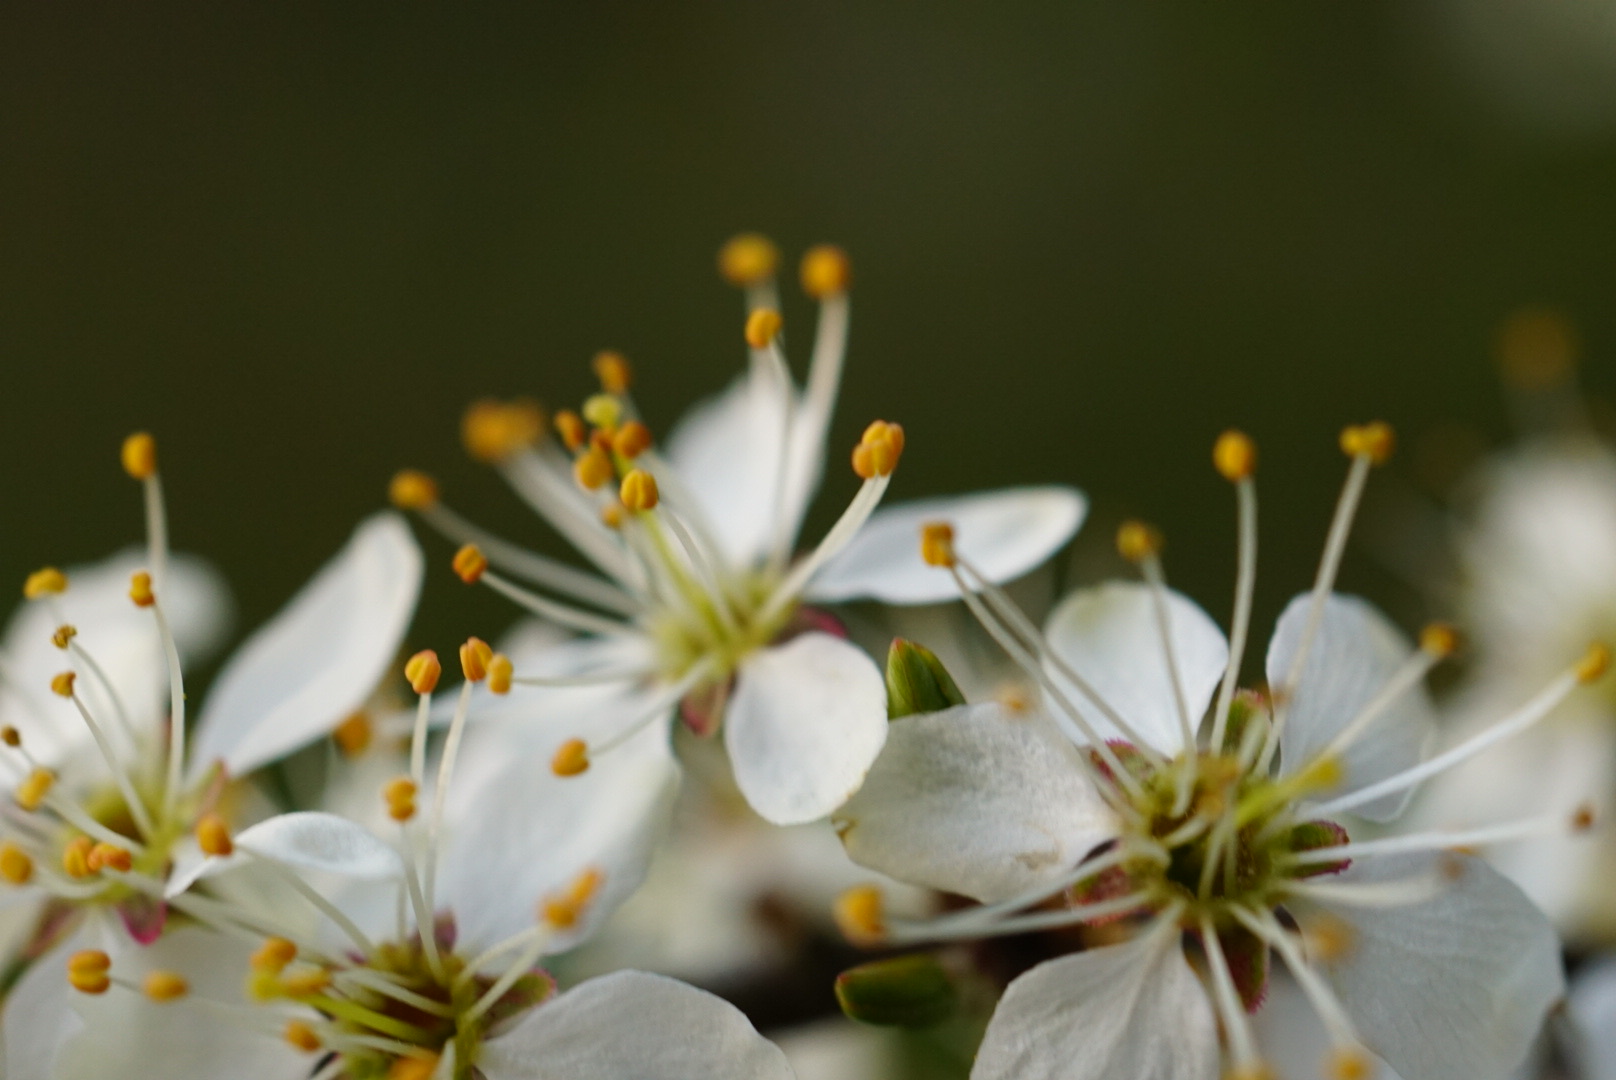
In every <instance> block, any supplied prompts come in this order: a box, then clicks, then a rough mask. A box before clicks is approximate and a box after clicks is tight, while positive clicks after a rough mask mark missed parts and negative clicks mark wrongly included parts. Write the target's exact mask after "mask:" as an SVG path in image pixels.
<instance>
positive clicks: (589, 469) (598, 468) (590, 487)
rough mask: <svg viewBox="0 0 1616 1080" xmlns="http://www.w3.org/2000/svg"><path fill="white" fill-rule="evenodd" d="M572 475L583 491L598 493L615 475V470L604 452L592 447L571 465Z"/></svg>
mask: <svg viewBox="0 0 1616 1080" xmlns="http://www.w3.org/2000/svg"><path fill="white" fill-rule="evenodd" d="M572 475H573V478H574V479H576V480H577V481H578V486H579V487H581V488H583V489H584V490H585V491H598V490H599V489H600V488H602V487H604V486H605V485H606V484H607V483H608V482H610V480H611V479H612V477H613V476H616V475H617V470H616V469H615V468H613V467H612V459H611V458H610V457H608V456H607V455H606V453H605V451H603V450H601V449H599V448H598V447H593V446H592V447H590V448H589V449H588V450H585V451H584V452H583V453H581V454H579V455H578V459H577V460H576V461H574V462H573V463H572Z"/></svg>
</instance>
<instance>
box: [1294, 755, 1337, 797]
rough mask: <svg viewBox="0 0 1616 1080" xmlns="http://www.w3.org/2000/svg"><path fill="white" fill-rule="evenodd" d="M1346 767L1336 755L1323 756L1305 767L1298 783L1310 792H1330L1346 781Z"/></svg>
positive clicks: (1297, 777) (1297, 779)
mask: <svg viewBox="0 0 1616 1080" xmlns="http://www.w3.org/2000/svg"><path fill="white" fill-rule="evenodd" d="M1346 775H1347V770H1346V767H1345V766H1343V765H1342V764H1341V759H1340V758H1339V757H1337V756H1335V755H1334V754H1322V755H1320V756H1319V757H1316V758H1314V759H1313V760H1312V761H1310V762H1308V763H1307V764H1306V765H1304V766H1303V767H1302V769H1301V771H1300V772H1298V773H1297V774H1296V783H1297V784H1298V785H1300V786H1301V787H1303V788H1305V789H1307V790H1309V791H1329V790H1330V789H1331V788H1334V787H1336V786H1338V785H1339V784H1340V783H1341V781H1342V780H1344V779H1346Z"/></svg>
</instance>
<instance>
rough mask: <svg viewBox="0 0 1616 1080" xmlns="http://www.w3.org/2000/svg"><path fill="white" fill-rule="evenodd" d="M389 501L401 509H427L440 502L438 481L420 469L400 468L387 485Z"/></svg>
mask: <svg viewBox="0 0 1616 1080" xmlns="http://www.w3.org/2000/svg"><path fill="white" fill-rule="evenodd" d="M387 501H388V502H390V503H392V504H393V505H394V506H396V507H398V508H399V509H400V510H425V509H427V508H428V507H431V506H436V505H437V504H438V482H437V481H436V480H434V479H432V477H430V476H428V475H427V474H426V473H424V472H422V471H421V470H419V469H400V470H399V471H398V472H396V473H394V474H393V479H392V482H390V483H389V484H388V485H387Z"/></svg>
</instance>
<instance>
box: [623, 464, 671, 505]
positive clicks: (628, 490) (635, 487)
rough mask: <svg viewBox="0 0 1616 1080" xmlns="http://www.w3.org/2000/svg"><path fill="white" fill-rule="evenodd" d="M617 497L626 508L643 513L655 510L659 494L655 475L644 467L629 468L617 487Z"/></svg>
mask: <svg viewBox="0 0 1616 1080" xmlns="http://www.w3.org/2000/svg"><path fill="white" fill-rule="evenodd" d="M617 497H618V498H619V499H621V500H622V501H623V505H624V506H625V507H627V508H628V509H630V510H634V511H636V512H640V513H643V512H645V511H647V510H655V509H656V505H657V501H658V500H659V499H660V497H661V496H660V494H659V493H658V491H657V482H656V477H654V476H652V475H651V474H650V473H648V472H646V471H645V470H644V469H630V470H629V473H628V475H627V476H625V477H623V483H622V484H621V485H620V486H619V487H618V489H617Z"/></svg>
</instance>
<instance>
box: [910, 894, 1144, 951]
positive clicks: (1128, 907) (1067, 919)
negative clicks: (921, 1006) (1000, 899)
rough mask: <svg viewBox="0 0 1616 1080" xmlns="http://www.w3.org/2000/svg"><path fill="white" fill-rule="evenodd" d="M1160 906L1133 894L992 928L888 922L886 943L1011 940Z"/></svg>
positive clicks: (1011, 920) (1015, 919)
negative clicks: (1014, 936) (1153, 905)
mask: <svg viewBox="0 0 1616 1080" xmlns="http://www.w3.org/2000/svg"><path fill="white" fill-rule="evenodd" d="M1155 902H1156V897H1154V896H1153V895H1152V894H1151V893H1149V892H1136V893H1129V894H1128V895H1127V896H1118V897H1113V898H1112V899H1109V900H1097V901H1095V902H1094V903H1092V904H1077V905H1073V906H1072V907H1068V908H1063V909H1062V910H1060V911H1039V912H1035V913H1033V914H1031V915H1018V916H1015V917H1013V918H1008V919H1001V920H999V921H998V922H996V923H993V924H991V925H990V926H983V925H980V924H964V925H945V926H944V927H942V928H941V929H934V928H933V926H932V925H931V924H929V923H924V922H918V923H917V922H909V921H907V920H901V919H889V920H887V927H886V936H885V938H884V939H882V941H883V942H884V943H886V944H891V945H910V944H916V943H919V942H923V941H939V942H940V941H960V940H971V939H974V938H981V937H1008V936H1010V935H1013V934H1027V933H1032V932H1034V931H1038V930H1054V929H1057V928H1060V927H1063V926H1077V925H1079V924H1081V923H1088V922H1093V921H1095V920H1096V919H1108V918H1111V917H1112V916H1116V915H1128V914H1131V913H1133V912H1136V911H1140V910H1143V909H1145V908H1148V907H1150V906H1151V905H1152V904H1153V903H1155Z"/></svg>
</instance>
